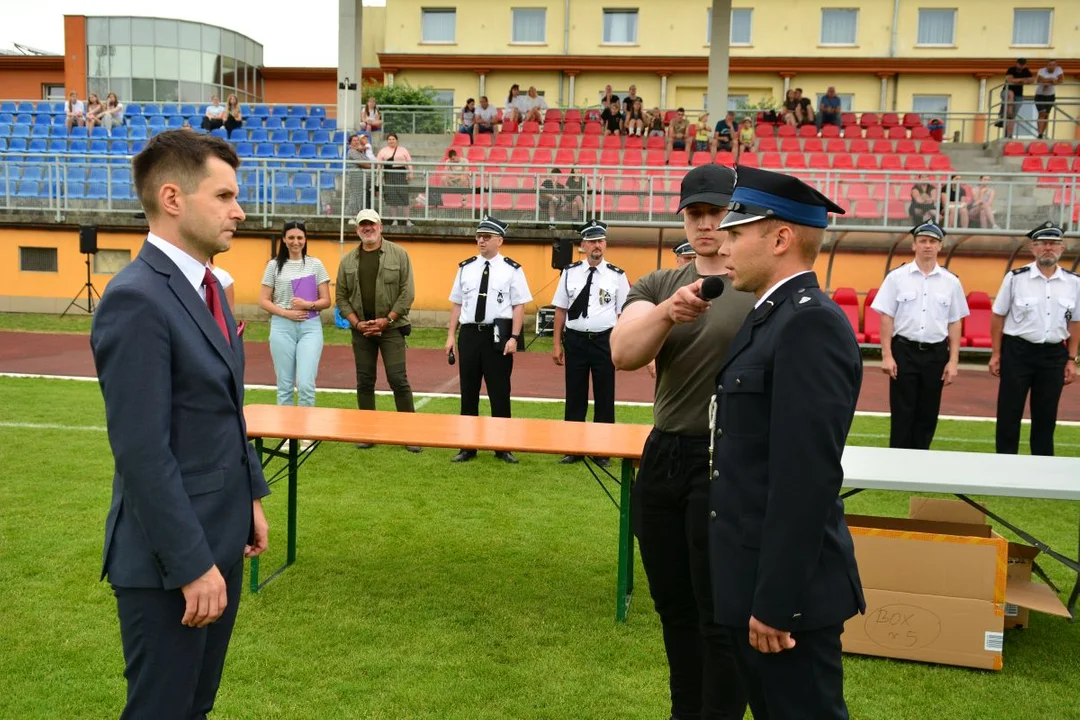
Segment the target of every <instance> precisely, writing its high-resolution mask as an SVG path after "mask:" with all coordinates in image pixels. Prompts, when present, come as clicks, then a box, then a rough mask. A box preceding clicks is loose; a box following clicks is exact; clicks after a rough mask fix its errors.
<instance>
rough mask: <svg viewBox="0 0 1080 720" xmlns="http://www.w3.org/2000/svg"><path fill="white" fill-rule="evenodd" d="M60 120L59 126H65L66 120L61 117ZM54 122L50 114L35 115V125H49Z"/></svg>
mask: <svg viewBox="0 0 1080 720" xmlns="http://www.w3.org/2000/svg"><path fill="white" fill-rule="evenodd" d="M59 120H60V122H58V123H57V125H63V124H64V120H65V118H62V117H61V118H59ZM52 121H53V116H52V115H49V114H48V113H36V114H35V115H34V124H35V125H48V124H49V123H51V122H52Z"/></svg>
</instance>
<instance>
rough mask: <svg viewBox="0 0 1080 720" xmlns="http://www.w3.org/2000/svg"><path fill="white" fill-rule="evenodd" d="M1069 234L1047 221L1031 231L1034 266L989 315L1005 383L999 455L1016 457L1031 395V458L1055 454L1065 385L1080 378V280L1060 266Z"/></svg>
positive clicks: (994, 357)
mask: <svg viewBox="0 0 1080 720" xmlns="http://www.w3.org/2000/svg"><path fill="white" fill-rule="evenodd" d="M1063 236H1064V233H1063V232H1062V230H1061V228H1059V227H1057V226H1056V225H1054V224H1053V223H1049V222H1048V223H1044V224H1043V225H1040V226H1039V227H1037V228H1035V229H1034V230H1032V231H1031V232H1029V233H1028V237H1029V238H1031V253H1032V255H1034V256H1035V262H1033V263H1030V264H1028V265H1025V266H1023V267H1019V268H1016V269H1015V270H1013V271H1011V272H1010V273H1009V274H1008V275H1006V276H1005V279H1004V280H1003V281H1002V283H1001V289H1000V290H998V294H997V297H996V298H994V307H993V313H994V314H993V315H992V316H991V318H990V337H991V340H992V341H993V350H992V352H991V355H990V372H991V374H993V375H995V376H997V377H999V378H1001V382H1000V383H999V384H998V398H997V451H998V452H999V453H1004V454H1008V455H1015V454H1016V453H1017V451H1018V450H1019V448H1020V419H1021V417H1022V416H1023V414H1024V403H1025V402H1026V401H1027V394H1028V390H1030V391H1031V454H1032V455H1053V454H1054V426H1055V424H1056V423H1057V408H1058V400H1059V399H1060V398H1061V388H1062V386H1064V385H1068V384H1069V383H1071V382H1072V381H1073V379H1074V378H1075V377H1076V364H1075V358H1076V351H1077V345H1078V343H1080V330H1078V328H1077V326H1078V325H1080V318H1078V317H1077V307H1078V306H1080V277H1078V276H1077V275H1076V274H1075V273H1071V272H1069V271H1068V270H1065V269H1064V268H1062V267H1061V266H1059V265H1058V260H1060V259H1061V254H1062V252H1064V250H1065V241H1064V237H1063Z"/></svg>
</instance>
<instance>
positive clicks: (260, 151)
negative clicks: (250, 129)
mask: <svg viewBox="0 0 1080 720" xmlns="http://www.w3.org/2000/svg"><path fill="white" fill-rule="evenodd" d="M255 157H257V158H268V157H274V146H273V145H271V144H270V143H259V144H258V145H256V146H255Z"/></svg>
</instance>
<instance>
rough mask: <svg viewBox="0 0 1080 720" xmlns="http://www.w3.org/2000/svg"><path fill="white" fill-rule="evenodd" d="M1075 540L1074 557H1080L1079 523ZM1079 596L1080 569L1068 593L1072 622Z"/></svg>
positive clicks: (1074, 617)
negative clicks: (1070, 591)
mask: <svg viewBox="0 0 1080 720" xmlns="http://www.w3.org/2000/svg"><path fill="white" fill-rule="evenodd" d="M1077 525H1078V529H1077V535H1078V537H1077V541H1076V557H1078V558H1080V523H1078V524H1077ZM1078 598H1080V570H1078V571H1077V573H1076V584H1074V585H1073V589H1072V593H1070V594H1069V604H1068V605H1067V607H1068V608H1069V614H1070V615H1072V622H1076V601H1077V599H1078Z"/></svg>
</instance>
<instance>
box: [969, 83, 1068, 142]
mask: <svg viewBox="0 0 1080 720" xmlns="http://www.w3.org/2000/svg"><path fill="white" fill-rule="evenodd" d="M1036 72H1038V71H1036ZM1006 87H1007V85H1006V84H1005V83H1002V84H1000V85H995V86H994V87H992V88H990V89H989V91H988V95H989V99H990V102H989V103H987V111H986V114H985V115H984V116H983V117H984V119H983V122H984V123H985V125H986V129H987V130H986V139H987V142H992V141H994V140H1004V139H1008V137H1007V136H1006V134H1005V133H1006V130H1007V129H1008V127H1007V126H1008V124H1009V123H1010V122H1011V123H1012V124H1013V133H1012V135H1011V138H1015V139H1033V138H1036V137H1038V135H1039V117H1038V110H1039V109H1038V107H1037V106H1036V104H1035V89H1036V85H1034V84H1027V85H1024V97H1022V98H1019V99H1014V100H1013V102H1012V103H1007V102H1006V97H1005V89H1006ZM1054 87H1055V94H1056V88H1063V87H1073V88H1075V87H1080V83H1069V82H1063V83H1060V84H1058V85H1055V86H1054ZM1012 106H1015V107H1012ZM1006 109H1009V110H1010V111H1011V112H1013V113H1014V117H1013V118H1011V119H1010V118H1007V117H1005V115H1006ZM1045 122H1046V129H1045V132H1044V135H1045V139H1048V140H1052V139H1053V138H1059V139H1065V140H1072V139H1074V138H1075V137H1076V128H1077V125H1080V100H1078V99H1074V98H1067V97H1065V98H1057V99H1055V100H1054V103H1053V105H1052V106H1051V107H1050V108H1049V111H1048V112H1047V117H1046V120H1045Z"/></svg>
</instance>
